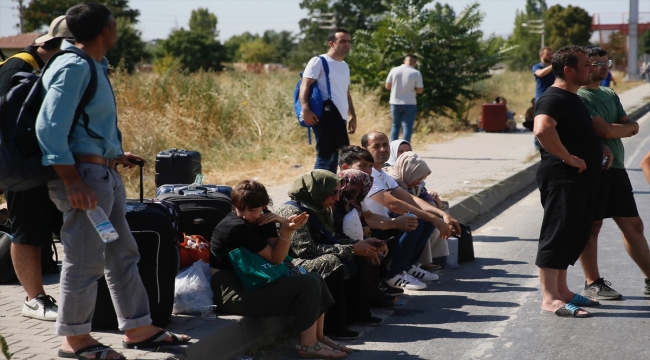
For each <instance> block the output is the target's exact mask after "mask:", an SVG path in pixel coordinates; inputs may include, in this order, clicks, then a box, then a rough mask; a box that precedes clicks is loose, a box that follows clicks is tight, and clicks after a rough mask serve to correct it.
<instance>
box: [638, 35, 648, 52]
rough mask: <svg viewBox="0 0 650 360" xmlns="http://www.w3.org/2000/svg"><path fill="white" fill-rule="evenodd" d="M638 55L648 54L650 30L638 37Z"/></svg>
mask: <svg viewBox="0 0 650 360" xmlns="http://www.w3.org/2000/svg"><path fill="white" fill-rule="evenodd" d="M639 54H650V30H646V31H645V32H644V33H643V34H641V35H640V36H639Z"/></svg>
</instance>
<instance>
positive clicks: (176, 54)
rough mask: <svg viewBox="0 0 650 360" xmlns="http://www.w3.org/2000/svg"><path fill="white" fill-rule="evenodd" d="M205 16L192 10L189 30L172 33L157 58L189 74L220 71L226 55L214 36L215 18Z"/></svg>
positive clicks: (204, 13)
mask: <svg viewBox="0 0 650 360" xmlns="http://www.w3.org/2000/svg"><path fill="white" fill-rule="evenodd" d="M206 12H207V10H205V9H198V10H192V15H191V16H190V30H189V31H188V30H185V29H183V28H180V29H178V30H174V31H172V33H171V34H170V35H169V37H168V38H167V39H165V40H163V41H161V43H160V48H159V53H158V54H157V55H158V58H161V59H168V60H167V61H171V60H174V61H177V63H178V64H179V66H180V67H181V68H182V69H187V70H188V71H192V72H194V71H198V70H200V69H203V70H215V71H218V70H221V69H222V65H221V63H222V62H223V61H225V60H226V57H225V55H226V54H225V49H224V47H223V45H221V43H220V42H219V41H217V40H216V39H215V36H214V34H217V28H216V26H217V17H216V16H215V15H214V14H211V13H209V12H207V14H206ZM192 19H194V22H192ZM213 25H214V26H213ZM170 59H171V60H170Z"/></svg>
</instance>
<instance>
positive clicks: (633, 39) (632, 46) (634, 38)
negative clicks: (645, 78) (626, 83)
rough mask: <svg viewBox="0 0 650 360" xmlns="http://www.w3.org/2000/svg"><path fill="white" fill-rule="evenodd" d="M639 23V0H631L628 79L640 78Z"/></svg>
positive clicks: (626, 76) (628, 36) (628, 37)
mask: <svg viewBox="0 0 650 360" xmlns="http://www.w3.org/2000/svg"><path fill="white" fill-rule="evenodd" d="M638 25H639V0H630V19H629V21H628V25H627V26H628V35H627V75H625V78H626V79H627V80H639V79H640V78H641V77H640V76H639V64H638V57H639V55H638V51H637V50H638V47H637V46H638V44H639V42H638V38H639V37H638Z"/></svg>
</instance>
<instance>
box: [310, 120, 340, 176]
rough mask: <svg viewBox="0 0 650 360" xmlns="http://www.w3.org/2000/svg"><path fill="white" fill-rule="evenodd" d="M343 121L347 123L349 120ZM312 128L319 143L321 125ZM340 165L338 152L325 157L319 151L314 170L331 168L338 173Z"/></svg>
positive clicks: (330, 169)
mask: <svg viewBox="0 0 650 360" xmlns="http://www.w3.org/2000/svg"><path fill="white" fill-rule="evenodd" d="M343 121H344V122H345V123H346V125H347V121H346V120H343ZM311 130H312V131H313V132H314V137H315V138H316V144H318V141H320V126H315V127H313V128H311ZM338 166H339V154H338V152H334V153H333V154H332V155H330V156H329V157H323V156H321V155H319V154H318V153H317V154H316V163H315V164H314V170H317V169H323V170H329V171H331V172H333V173H335V174H336V173H337V171H336V170H337V169H338Z"/></svg>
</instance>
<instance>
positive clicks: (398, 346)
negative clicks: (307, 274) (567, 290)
mask: <svg viewBox="0 0 650 360" xmlns="http://www.w3.org/2000/svg"><path fill="white" fill-rule="evenodd" d="M649 118H650V115H646V116H645V117H644V118H643V119H642V121H641V123H642V126H641V131H640V133H639V134H638V135H637V136H636V137H634V138H630V139H625V141H624V144H625V148H626V167H627V169H628V173H629V176H630V178H631V181H632V185H633V188H634V189H635V198H636V202H637V206H638V208H639V212H640V215H641V218H642V219H643V220H644V221H645V223H646V224H648V223H650V186H649V185H648V184H647V183H646V181H645V178H644V176H643V173H642V172H641V171H640V169H639V162H640V161H641V158H642V157H643V155H645V153H646V152H647V151H649V150H650V121H648V119H649ZM541 219H542V207H541V205H540V203H539V193H538V191H537V189H536V188H535V187H532V186H531V187H529V188H528V189H526V190H524V191H522V192H521V193H519V194H517V195H515V196H514V197H513V198H511V199H509V200H508V201H506V202H505V203H504V204H502V206H501V208H500V209H497V211H495V212H494V213H493V214H492V215H490V216H484V217H482V218H479V219H476V221H475V222H474V224H473V228H474V229H476V230H475V231H474V241H475V252H476V255H477V256H478V258H477V259H476V260H475V261H473V262H469V263H464V264H461V267H460V268H459V269H454V270H444V271H442V272H441V280H440V281H439V282H438V283H434V284H431V285H430V286H429V289H428V291H422V292H409V293H408V295H404V296H402V297H401V300H402V301H403V303H404V304H403V305H398V306H396V307H395V309H394V310H393V312H392V313H390V312H384V313H383V314H382V315H384V316H387V317H386V319H385V324H384V325H383V326H381V327H377V328H357V329H359V330H362V331H364V334H363V336H362V337H361V339H360V340H358V341H355V342H351V343H350V345H353V346H355V347H358V348H361V349H363V352H360V353H355V354H353V355H351V356H350V357H349V358H350V359H356V358H358V359H392V358H398V356H399V358H400V359H486V358H496V359H517V360H520V359H569V358H583V357H588V358H593V359H606V358H618V359H644V358H646V359H647V358H650V347H649V346H648V344H649V341H648V340H650V332H649V331H648V330H649V329H650V296H645V295H643V293H642V292H641V290H642V287H643V279H644V277H643V274H642V273H641V272H640V270H639V269H638V268H637V267H636V265H635V264H634V262H633V261H632V260H631V259H630V258H629V256H628V255H627V253H626V252H625V249H624V248H623V244H622V240H621V236H620V232H619V230H618V228H617V227H616V224H615V223H614V222H613V221H612V220H611V219H608V220H606V221H605V224H604V226H603V229H602V231H601V235H600V243H599V262H600V271H601V275H602V276H604V277H605V278H606V279H607V280H609V281H611V282H612V284H613V287H614V289H616V290H617V291H619V292H621V293H622V294H623V295H624V299H623V300H622V301H615V302H614V301H610V302H603V305H601V306H600V307H598V308H593V313H594V317H593V318H588V319H572V318H558V317H553V316H543V315H540V314H539V309H540V304H541V293H540V292H539V280H538V278H537V267H536V266H535V265H534V260H535V254H536V250H537V238H538V235H539V227H540V224H541ZM645 235H646V238H650V230H648V225H646V230H645ZM583 282H584V277H583V274H582V270H581V268H580V265H579V263H577V264H576V266H575V267H570V268H569V285H570V287H571V289H572V290H574V291H576V292H579V291H581V290H582V286H583Z"/></svg>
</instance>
